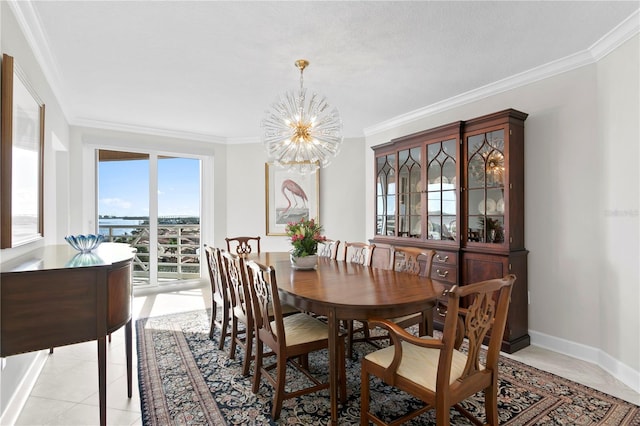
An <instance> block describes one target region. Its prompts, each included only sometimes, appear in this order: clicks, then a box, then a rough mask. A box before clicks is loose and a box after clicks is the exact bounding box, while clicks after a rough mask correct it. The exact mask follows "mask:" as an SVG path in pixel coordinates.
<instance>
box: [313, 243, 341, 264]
mask: <svg viewBox="0 0 640 426" xmlns="http://www.w3.org/2000/svg"><path fill="white" fill-rule="evenodd" d="M339 246H340V240H324V241H321V242H319V243H318V256H319V257H328V258H329V259H333V260H336V259H337V257H338V247H339Z"/></svg>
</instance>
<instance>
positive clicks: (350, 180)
mask: <svg viewBox="0 0 640 426" xmlns="http://www.w3.org/2000/svg"><path fill="white" fill-rule="evenodd" d="M363 149H364V139H347V140H345V141H344V142H343V146H342V149H341V151H340V154H339V155H338V157H337V158H336V159H334V160H333V162H332V163H331V164H330V165H329V166H328V167H327V168H325V169H321V171H320V223H321V224H322V225H323V227H324V233H325V235H326V236H327V237H328V238H331V239H334V240H336V239H337V240H341V241H345V240H347V241H364V240H365V239H366V238H367V237H371V235H367V234H366V232H365V223H364V221H363V220H362V212H363V211H364V210H365V205H364V199H365V197H364V191H365V185H364V181H363V179H362V176H363V175H364V164H365V158H364V155H363ZM265 162H266V155H265V150H264V148H263V146H262V145H261V144H242V145H230V146H228V147H227V193H228V194H230V196H229V197H228V198H227V200H226V203H225V204H226V215H227V228H226V234H225V235H216V236H215V237H216V238H215V244H218V245H219V246H220V247H224V246H225V241H224V238H225V237H226V236H237V235H260V237H261V248H262V249H263V250H265V251H266V250H283V251H288V250H290V244H289V241H288V239H287V237H284V236H267V235H266V225H265V214H266V211H265V210H266V207H265V185H266V183H265Z"/></svg>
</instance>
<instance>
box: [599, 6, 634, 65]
mask: <svg viewBox="0 0 640 426" xmlns="http://www.w3.org/2000/svg"><path fill="white" fill-rule="evenodd" d="M639 32H640V9H638V10H636V11H635V12H633V13H632V14H631V15H630V16H629V17H628V18H627V19H625V20H624V21H622V22H621V23H620V24H618V26H617V27H615V28H613V29H612V30H611V31H609V32H608V33H607V34H605V35H604V36H602V37H601V38H600V40H598V41H596V42H595V43H593V44H592V45H591V47H589V51H590V52H591V55H592V56H593V59H594V61H595V62H598V61H599V60H600V59H602V58H604V57H605V56H607V55H608V54H609V53H611V52H612V51H614V50H615V49H617V48H618V47H619V46H620V45H622V43H624V42H626V41H627V40H629V39H630V38H631V37H633V36H634V35H636V34H638V33H639Z"/></svg>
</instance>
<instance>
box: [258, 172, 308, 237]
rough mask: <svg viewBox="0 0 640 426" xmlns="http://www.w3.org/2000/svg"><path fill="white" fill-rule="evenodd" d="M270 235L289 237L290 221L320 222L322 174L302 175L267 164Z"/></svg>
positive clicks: (266, 180)
mask: <svg viewBox="0 0 640 426" xmlns="http://www.w3.org/2000/svg"><path fill="white" fill-rule="evenodd" d="M265 183H266V187H265V188H266V189H265V201H266V222H267V235H286V233H285V227H286V226H287V223H289V222H297V221H299V220H300V219H302V218H304V219H316V221H319V220H320V202H319V198H320V197H319V194H320V171H319V170H317V171H315V172H314V173H311V174H306V175H302V174H299V173H297V172H293V171H289V170H286V169H282V168H280V167H277V166H275V165H273V164H269V163H266V164H265Z"/></svg>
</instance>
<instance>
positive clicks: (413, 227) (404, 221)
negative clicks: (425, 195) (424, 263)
mask: <svg viewBox="0 0 640 426" xmlns="http://www.w3.org/2000/svg"><path fill="white" fill-rule="evenodd" d="M421 150H422V148H421V147H415V148H411V149H407V150H403V151H399V152H398V183H399V186H398V236H399V237H411V238H421V237H422V221H421V215H422V192H421V191H422V183H421V181H420V178H421V175H422V173H421V167H420V156H421Z"/></svg>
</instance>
